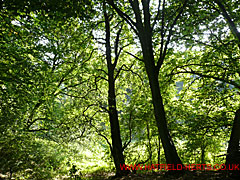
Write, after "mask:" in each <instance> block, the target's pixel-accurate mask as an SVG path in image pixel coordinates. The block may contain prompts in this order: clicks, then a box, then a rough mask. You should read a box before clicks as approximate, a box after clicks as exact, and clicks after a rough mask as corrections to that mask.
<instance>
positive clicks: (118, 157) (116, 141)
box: [108, 71, 127, 176]
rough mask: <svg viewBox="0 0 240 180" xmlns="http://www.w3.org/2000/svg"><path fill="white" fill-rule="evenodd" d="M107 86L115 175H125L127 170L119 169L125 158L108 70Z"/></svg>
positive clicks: (113, 87)
mask: <svg viewBox="0 0 240 180" xmlns="http://www.w3.org/2000/svg"><path fill="white" fill-rule="evenodd" d="M108 87H109V90H108V105H109V119H110V126H111V138H112V156H113V159H114V165H115V168H116V176H122V175H125V174H126V173H127V172H126V171H123V170H121V169H120V164H124V163H125V160H124V156H123V151H122V140H121V135H120V127H119V121H118V114H117V108H116V96H115V83H114V78H113V73H112V72H111V71H109V72H108Z"/></svg>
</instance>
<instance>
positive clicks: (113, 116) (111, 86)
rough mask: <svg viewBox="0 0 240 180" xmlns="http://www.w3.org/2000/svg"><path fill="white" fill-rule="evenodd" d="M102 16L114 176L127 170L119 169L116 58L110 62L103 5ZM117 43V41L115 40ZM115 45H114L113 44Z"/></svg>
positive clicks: (120, 152)
mask: <svg viewBox="0 0 240 180" xmlns="http://www.w3.org/2000/svg"><path fill="white" fill-rule="evenodd" d="M104 18H105V31H106V44H105V45H106V60H107V68H108V114H109V121H110V127H111V139H112V147H110V148H111V153H112V156H113V160H114V165H115V168H116V176H117V177H121V176H123V175H126V174H127V173H128V172H129V171H127V170H121V168H120V165H122V164H125V159H124V156H123V147H122V139H121V134H120V126H119V121H118V113H117V107H116V94H115V78H114V69H115V66H116V62H117V59H115V62H114V63H112V56H111V44H110V37H111V36H110V23H109V22H110V20H109V16H108V14H107V13H106V10H105V5H104ZM117 43H118V42H117ZM115 46H116V45H115Z"/></svg>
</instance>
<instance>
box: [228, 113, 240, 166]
mask: <svg viewBox="0 0 240 180" xmlns="http://www.w3.org/2000/svg"><path fill="white" fill-rule="evenodd" d="M239 140H240V109H238V110H237V111H236V112H235V118H234V121H233V127H232V132H231V137H230V141H229V145H228V150H227V157H226V165H229V164H240V149H239Z"/></svg>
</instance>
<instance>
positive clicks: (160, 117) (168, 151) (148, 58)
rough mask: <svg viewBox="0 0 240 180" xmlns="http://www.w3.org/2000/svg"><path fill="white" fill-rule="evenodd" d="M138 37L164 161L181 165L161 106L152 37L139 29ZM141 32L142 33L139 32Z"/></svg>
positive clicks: (161, 100)
mask: <svg viewBox="0 0 240 180" xmlns="http://www.w3.org/2000/svg"><path fill="white" fill-rule="evenodd" d="M139 30H140V31H139V37H140V42H141V46H142V51H143V59H144V64H145V68H146V71H147V75H148V79H149V84H150V88H151V93H152V101H153V107H154V115H155V119H156V123H157V127H158V133H159V135H160V138H161V141H162V145H163V149H164V153H165V157H166V161H167V163H168V164H182V161H181V160H180V158H179V156H178V154H177V151H176V148H175V146H174V143H173V141H172V138H171V136H170V133H169V130H168V127H167V121H166V115H165V110H164V105H163V99H162V95H161V90H160V87H159V81H158V72H159V71H158V69H157V67H156V66H155V64H154V55H153V48H152V35H151V32H147V30H145V31H144V30H143V29H139ZM141 30H143V31H141Z"/></svg>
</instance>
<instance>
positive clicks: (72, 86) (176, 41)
mask: <svg viewBox="0 0 240 180" xmlns="http://www.w3.org/2000/svg"><path fill="white" fill-rule="evenodd" d="M30 2H31V3H30ZM44 2H45V1H44ZM44 2H43V3H42V1H41V2H40V1H36V3H33V1H22V2H21V3H20V2H18V1H3V2H2V3H3V5H2V6H1V11H0V37H1V39H0V49H1V51H0V157H1V158H0V175H1V176H2V175H8V176H13V177H15V178H19V179H53V178H54V177H59V176H67V177H68V178H73V177H74V176H84V174H87V173H89V172H94V171H112V170H113V169H114V166H113V157H112V155H111V149H110V147H111V146H112V144H111V143H112V141H111V129H110V121H109V112H108V110H109V107H108V103H107V102H108V90H109V89H108V88H109V85H108V81H109V79H107V78H108V76H107V74H108V68H107V67H108V65H107V62H106V54H105V50H106V47H105V43H106V32H105V25H104V23H103V22H104V14H103V4H104V3H103V2H105V1H84V2H83V3H82V1H79V3H76V4H75V3H74V2H72V1H67V2H65V1H64V2H63V1H58V2H59V3H57V2H56V1H53V2H52V3H50V1H46V2H45V3H44ZM129 2H130V1H124V0H122V1H119V2H118V3H117V5H118V7H120V10H121V11H122V12H125V13H126V14H129V16H128V17H129V18H130V19H134V17H133V14H130V13H129V12H131V9H130V5H129ZM158 2H160V4H159V3H158ZM105 3H106V2H105ZM184 3H186V8H185V9H184V11H183V12H182V14H181V17H179V19H177V20H176V19H174V18H175V15H176V12H178V11H179V9H181V7H182V5H183V4H184ZM105 5H106V7H105V8H106V12H107V13H108V14H109V18H110V29H111V38H110V43H111V46H112V54H111V56H112V59H113V61H114V59H116V58H118V62H117V64H116V67H115V69H114V76H115V78H116V79H115V80H116V81H115V89H116V102H117V111H118V119H119V124H120V132H121V138H122V142H123V148H124V151H123V153H124V157H125V161H126V164H138V163H144V164H150V163H159V162H160V163H165V162H166V160H165V158H164V155H163V154H164V151H163V148H162V145H161V142H160V139H159V135H158V132H157V131H158V130H157V127H156V124H155V121H154V113H153V105H152V98H151V91H150V88H149V80H148V78H147V74H146V72H145V69H144V63H143V60H142V58H143V57H142V52H141V50H140V43H139V40H138V39H137V37H136V34H134V32H133V29H131V28H130V26H129V25H128V24H127V23H126V22H124V21H123V19H122V18H121V17H119V16H118V14H117V13H116V12H115V11H114V10H113V8H112V6H110V5H109V4H105ZM150 5H151V8H150V13H151V14H152V16H151V20H152V21H153V22H154V23H155V24H154V27H155V28H154V31H153V35H152V38H153V40H152V41H153V50H154V55H155V57H156V59H155V60H156V63H157V60H158V59H161V57H162V54H161V53H162V52H164V51H163V49H161V48H163V47H166V51H165V55H164V56H165V57H164V61H162V62H163V64H162V68H161V69H160V73H159V83H160V88H161V91H162V95H163V101H164V108H165V111H166V115H167V121H168V128H169V130H170V133H171V135H172V137H173V141H174V143H175V144H176V147H177V150H178V153H179V156H180V157H181V159H182V161H183V162H184V163H212V164H216V163H223V162H224V160H225V158H224V157H225V156H221V155H224V154H225V153H226V148H227V145H228V143H227V142H228V139H229V136H230V130H231V127H232V122H233V119H234V113H235V111H236V110H237V109H239V106H240V104H239V102H240V97H239V90H240V51H239V48H240V39H238V36H237V34H236V32H235V33H234V26H232V25H235V26H236V28H237V30H239V26H237V25H238V24H239V21H240V18H239V12H240V7H239V4H238V2H237V1H235V0H231V1H228V0H224V1H223V5H224V7H225V10H226V11H227V13H228V14H229V15H230V17H231V20H232V24H231V23H229V22H228V21H227V19H226V16H224V14H222V10H221V8H220V6H219V4H218V3H217V1H216V2H215V1H208V0H197V1H191V0H189V1H175V0H169V1H166V2H165V1H153V2H151V3H150ZM42 6H43V7H44V8H41V7H42ZM83 12H84V13H83ZM175 20H176V22H175ZM171 24H174V26H173V27H171ZM119 29H121V31H120V30H119ZM169 34H171V38H169V39H168V37H170V36H169ZM159 42H161V43H162V44H161V43H159ZM116 44H117V45H116ZM163 44H165V45H166V46H163ZM118 50H120V51H119V53H118ZM120 52H121V53H120ZM118 55H119V57H118Z"/></svg>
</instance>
